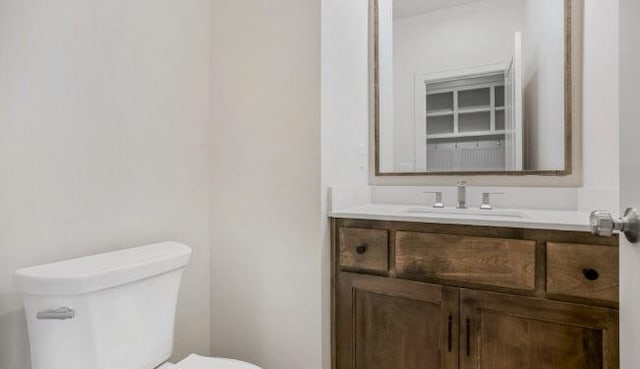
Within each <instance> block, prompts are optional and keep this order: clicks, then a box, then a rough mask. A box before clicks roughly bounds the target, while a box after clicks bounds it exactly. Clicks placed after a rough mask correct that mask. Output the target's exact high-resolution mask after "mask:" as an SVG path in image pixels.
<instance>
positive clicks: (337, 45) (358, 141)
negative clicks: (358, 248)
mask: <svg viewBox="0 0 640 369" xmlns="http://www.w3.org/2000/svg"><path fill="white" fill-rule="evenodd" d="M367 3H368V2H367V0H350V1H344V0H323V1H322V209H321V211H322V212H321V221H322V236H323V240H322V282H323V284H322V307H323V311H322V333H323V334H322V347H323V350H322V351H323V352H322V354H323V355H322V359H323V360H322V368H324V369H328V368H330V367H331V355H330V354H331V351H330V333H331V314H330V313H331V306H330V300H331V298H330V287H331V274H330V270H331V264H330V255H331V253H330V246H331V243H330V233H329V219H328V218H327V216H326V214H327V207H328V204H329V202H330V200H331V199H330V198H329V188H328V186H330V185H332V184H342V185H351V186H363V185H367V183H368V181H369V171H368V152H369V151H368V147H369V144H368V142H369V141H368V140H369V137H368V132H369V124H368V118H369V89H368V78H369V73H368V63H369V59H368V57H369V56H368V46H367V42H368V26H367V18H368V4H367ZM312 364H313V365H315V363H312ZM311 367H312V366H305V367H304V368H305V369H306V368H311ZM313 367H315V366H313Z"/></svg>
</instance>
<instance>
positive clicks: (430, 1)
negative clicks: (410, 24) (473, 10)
mask: <svg viewBox="0 0 640 369" xmlns="http://www.w3.org/2000/svg"><path fill="white" fill-rule="evenodd" d="M476 1H481V0H394V1H393V17H394V18H396V19H398V18H406V17H412V16H414V15H419V14H423V13H428V12H433V11H436V10H442V9H446V8H453V7H454V6H459V5H464V4H469V3H473V2H476Z"/></svg>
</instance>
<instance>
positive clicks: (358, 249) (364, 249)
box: [356, 243, 368, 255]
mask: <svg viewBox="0 0 640 369" xmlns="http://www.w3.org/2000/svg"><path fill="white" fill-rule="evenodd" d="M367 248H368V247H367V244H366V243H365V244H362V245H360V246H358V247H356V252H357V253H358V255H362V254H364V253H365V252H367Z"/></svg>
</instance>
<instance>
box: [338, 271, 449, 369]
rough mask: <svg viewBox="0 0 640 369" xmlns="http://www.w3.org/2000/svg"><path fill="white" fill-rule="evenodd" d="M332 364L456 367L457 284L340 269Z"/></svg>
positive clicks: (353, 368) (343, 368) (348, 367)
mask: <svg viewBox="0 0 640 369" xmlns="http://www.w3.org/2000/svg"><path fill="white" fill-rule="evenodd" d="M338 279H339V281H338V283H339V284H338V291H337V296H336V322H335V323H336V324H335V327H336V336H335V355H336V369H456V368H457V358H458V331H459V329H458V306H459V303H458V299H459V290H458V289H457V288H447V287H443V286H437V285H431V284H426V283H420V282H413V281H403V280H398V279H392V278H382V277H374V276H367V275H360V274H353V273H340V274H339V277H338Z"/></svg>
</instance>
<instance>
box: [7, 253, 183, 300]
mask: <svg viewBox="0 0 640 369" xmlns="http://www.w3.org/2000/svg"><path fill="white" fill-rule="evenodd" d="M190 257H191V249H190V248H189V247H188V246H186V245H183V244H181V243H178V242H172V241H168V242H160V243H155V244H151V245H147V246H141V247H135V248H130V249H125V250H120V251H114V252H109V253H105V254H99V255H93V256H85V257H81V258H77V259H71V260H65V261H60V262H56V263H51V264H44V265H38V266H33V267H28V268H23V269H19V270H17V271H16V272H15V275H14V281H15V285H16V289H17V290H18V291H19V292H21V293H23V294H28V295H48V296H52V295H78V294H84V293H89V292H94V291H99V290H103V289H107V288H111V287H116V286H120V285H124V284H127V283H131V282H135V281H137V280H141V279H145V278H149V277H153V276H155V275H159V274H163V273H166V272H169V271H172V270H176V269H181V268H184V267H185V266H186V265H187V263H188V262H189V258H190Z"/></svg>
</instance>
